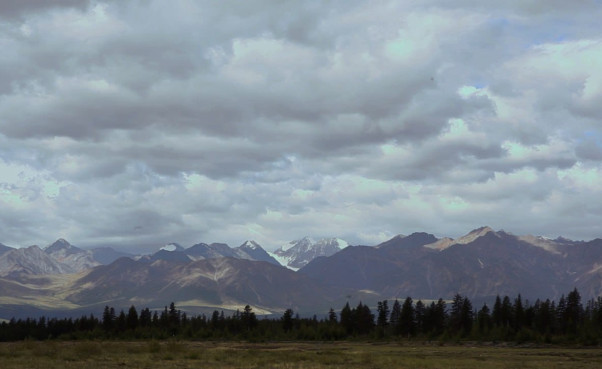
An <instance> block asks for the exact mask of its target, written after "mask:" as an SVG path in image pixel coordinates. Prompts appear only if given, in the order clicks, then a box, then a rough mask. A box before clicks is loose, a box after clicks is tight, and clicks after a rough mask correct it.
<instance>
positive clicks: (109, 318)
mask: <svg viewBox="0 0 602 369" xmlns="http://www.w3.org/2000/svg"><path fill="white" fill-rule="evenodd" d="M114 323H115V309H113V308H112V307H111V308H110V307H108V306H105V309H104V311H103V313H102V328H103V329H104V330H105V332H109V331H111V330H112V329H113V327H114Z"/></svg>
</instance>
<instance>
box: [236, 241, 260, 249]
mask: <svg viewBox="0 0 602 369" xmlns="http://www.w3.org/2000/svg"><path fill="white" fill-rule="evenodd" d="M241 247H244V248H248V249H251V250H259V249H260V248H261V246H259V244H258V243H257V242H255V241H248V240H247V241H245V243H243V244H242V245H241Z"/></svg>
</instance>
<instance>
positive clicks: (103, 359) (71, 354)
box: [0, 341, 602, 369]
mask: <svg viewBox="0 0 602 369" xmlns="http://www.w3.org/2000/svg"><path fill="white" fill-rule="evenodd" d="M0 363H1V367H2V368H3V369H12V368H43V369H52V368H86V369H95V368H223V369H230V368H261V369H284V368H286V369H317V368H345V369H354V368H362V369H366V368H475V369H476V368H478V369H484V368H546V369H555V368H600V367H602V352H601V351H600V350H599V349H578V348H558V347H553V348H508V347H485V346H479V347H472V346H439V345H426V344H424V345H421V344H404V345H402V344H393V343H387V344H380V343H374V344H371V343H340V342H339V343H266V344H248V343H212V342H179V341H166V342H157V341H147V342H113V341H111V342H100V341H83V342H57V341H51V342H33V341H26V342H17V343H2V344H0Z"/></svg>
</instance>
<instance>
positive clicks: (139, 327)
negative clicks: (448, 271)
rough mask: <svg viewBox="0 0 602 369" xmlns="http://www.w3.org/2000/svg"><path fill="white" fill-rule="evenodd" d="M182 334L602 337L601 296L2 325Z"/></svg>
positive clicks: (103, 333)
mask: <svg viewBox="0 0 602 369" xmlns="http://www.w3.org/2000/svg"><path fill="white" fill-rule="evenodd" d="M171 337H176V338H179V339H193V340H194V339H197V340H229V339H233V340H234V339H236V340H239V339H246V340H264V341H268V340H345V339H384V340H387V339H410V340H411V339H416V340H443V341H445V340H475V341H515V342H540V343H570V342H575V343H581V344H591V345H596V344H600V343H602V297H598V298H597V299H591V300H589V301H587V302H586V303H585V304H583V303H582V302H581V296H580V294H579V291H578V290H577V289H574V290H573V291H571V292H570V293H568V294H567V295H566V296H564V295H563V296H562V297H561V298H560V299H559V300H558V301H550V300H549V299H547V300H545V301H544V300H539V299H538V300H536V301H535V302H534V303H531V302H530V301H528V300H523V299H522V298H521V295H518V296H517V297H515V298H513V299H511V298H510V297H508V296H504V297H500V296H497V297H496V299H495V302H494V303H493V305H492V306H491V307H489V305H487V304H484V305H483V306H481V307H480V308H475V307H474V306H473V304H472V302H471V301H470V300H469V299H468V298H467V297H465V296H462V295H460V294H457V295H455V296H454V297H453V299H452V300H451V301H444V300H442V299H439V300H437V301H430V302H423V301H422V300H418V301H414V300H413V299H412V298H411V297H407V298H406V299H405V300H403V301H399V300H395V301H392V302H391V301H389V300H383V301H379V302H378V303H377V305H376V307H375V309H374V312H373V311H372V310H371V309H370V307H369V306H367V305H365V304H363V303H361V302H360V303H359V304H358V305H357V306H355V307H352V306H350V305H349V303H347V304H345V306H343V308H342V309H341V310H340V311H339V312H338V313H337V312H335V311H334V310H333V309H330V311H329V313H328V314H327V315H326V316H324V317H321V318H320V319H318V317H317V316H315V315H314V316H313V317H311V318H307V317H303V318H302V317H300V316H299V315H298V314H296V313H295V312H294V311H293V310H292V309H287V310H286V311H285V312H284V313H283V314H282V316H280V317H277V318H262V319H259V318H258V317H257V316H256V314H255V313H254V312H253V309H252V308H251V307H250V306H249V305H247V306H245V308H244V309H243V310H242V311H236V312H235V313H233V314H230V315H225V314H224V312H223V311H218V310H215V311H213V313H212V314H211V315H209V316H206V315H204V314H201V315H195V316H188V315H187V314H186V313H185V312H182V311H181V310H179V309H177V308H176V306H175V304H174V303H173V302H172V303H171V304H170V305H169V307H168V306H166V307H165V308H164V309H163V310H162V311H151V310H150V309H148V308H145V309H142V310H140V311H138V310H137V309H136V307H135V306H131V307H130V308H129V309H128V310H127V312H126V311H123V310H121V311H120V312H119V313H117V312H116V310H115V309H114V308H112V307H109V306H106V307H105V309H104V311H103V312H102V315H101V317H100V318H97V317H95V316H94V315H89V316H88V315H84V316H81V317H79V318H62V319H59V318H46V317H40V318H37V319H34V318H27V319H19V320H16V319H11V320H10V321H8V322H2V323H0V341H16V340H24V339H35V340H46V339H166V338H171Z"/></svg>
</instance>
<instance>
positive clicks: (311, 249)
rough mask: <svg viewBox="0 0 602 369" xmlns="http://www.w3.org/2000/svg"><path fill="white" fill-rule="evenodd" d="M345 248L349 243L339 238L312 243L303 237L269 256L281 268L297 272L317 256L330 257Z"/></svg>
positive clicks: (311, 240) (309, 239) (308, 238)
mask: <svg viewBox="0 0 602 369" xmlns="http://www.w3.org/2000/svg"><path fill="white" fill-rule="evenodd" d="M347 246H349V243H348V242H347V241H345V240H342V239H340V238H323V239H320V240H318V241H314V240H313V239H312V238H310V237H304V238H302V239H300V240H296V241H291V242H289V243H287V244H285V245H283V246H281V247H280V248H279V249H277V250H276V251H274V252H273V253H270V255H272V256H273V257H274V258H275V259H276V260H278V262H279V263H280V264H282V265H283V266H285V267H287V268H289V269H292V270H298V269H300V268H302V267H303V266H305V265H307V264H308V263H309V262H310V261H312V260H313V259H315V258H317V257H319V256H331V255H333V254H335V253H337V252H339V251H340V250H342V249H344V248H345V247H347Z"/></svg>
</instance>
